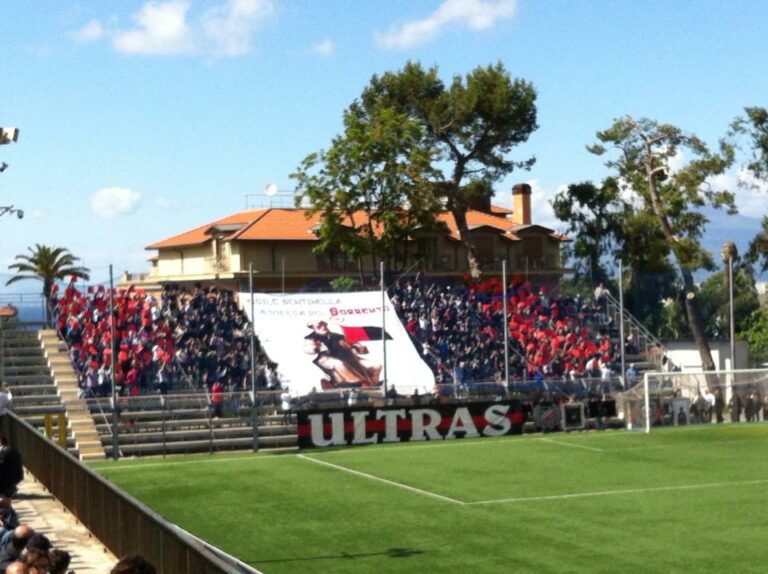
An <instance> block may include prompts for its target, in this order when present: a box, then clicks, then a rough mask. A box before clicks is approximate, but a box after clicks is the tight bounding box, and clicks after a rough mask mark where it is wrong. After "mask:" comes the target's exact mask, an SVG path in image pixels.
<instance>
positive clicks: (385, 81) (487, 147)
mask: <svg viewBox="0 0 768 574" xmlns="http://www.w3.org/2000/svg"><path fill="white" fill-rule="evenodd" d="M535 102H536V91H535V89H534V88H533V86H532V85H531V84H530V83H528V82H526V81H524V80H520V79H513V78H512V77H511V76H510V74H509V72H508V71H507V70H506V69H505V68H504V66H503V65H502V64H501V63H498V64H496V65H491V66H486V67H478V68H475V69H474V70H472V71H471V72H470V73H468V74H467V75H466V76H464V77H462V76H455V77H454V78H453V80H452V81H451V82H450V84H448V85H446V84H445V83H444V82H443V81H442V80H441V79H440V77H439V76H438V69H437V67H432V68H429V69H425V68H423V67H422V66H421V64H419V63H414V62H408V63H407V64H406V65H405V66H404V68H403V69H402V70H400V71H398V72H387V73H385V74H383V75H381V76H374V77H373V78H372V79H371V81H370V84H369V85H368V86H367V87H366V88H365V89H364V90H363V93H362V95H361V96H360V98H358V99H357V100H355V102H353V103H352V105H351V106H350V108H349V109H348V110H347V112H346V113H345V133H344V135H342V136H339V137H338V138H336V139H335V140H334V141H333V143H332V145H331V149H330V150H329V151H328V152H321V153H320V154H313V155H311V156H309V157H308V158H307V159H305V161H304V163H303V164H302V166H301V167H300V168H299V170H298V172H297V179H298V180H299V186H298V187H299V192H300V193H299V201H304V200H307V201H309V204H310V209H311V210H316V211H320V212H322V213H323V214H324V216H327V218H326V219H327V221H328V224H327V225H328V226H329V229H328V234H327V236H328V237H329V238H330V237H333V238H334V240H338V239H341V237H340V236H339V234H338V233H336V231H333V230H332V228H333V229H336V228H338V227H339V225H340V221H339V219H338V217H339V216H338V215H337V216H334V215H333V214H332V213H331V209H332V207H331V206H330V205H329V203H328V202H327V201H326V200H325V199H323V197H322V196H323V195H332V194H343V195H352V196H357V195H358V194H359V192H358V191H357V190H355V189H353V188H354V187H356V186H358V185H360V183H361V182H360V181H358V180H357V179H356V178H352V179H350V178H344V177H336V176H334V175H332V174H333V173H334V172H335V171H337V167H336V165H337V164H339V165H348V166H354V168H355V169H357V170H358V171H360V172H363V173H366V172H367V173H371V171H373V172H375V173H376V178H378V181H382V180H387V178H389V177H390V175H391V174H390V167H389V166H388V165H386V163H384V164H379V166H380V168H378V169H377V168H372V167H371V166H372V163H371V162H372V159H373V165H376V164H377V161H378V160H377V159H375V158H371V157H370V156H369V155H368V154H365V153H358V151H359V149H358V147H357V145H348V144H349V143H350V142H349V139H350V137H352V136H354V137H355V138H357V137H359V138H362V139H365V140H369V141H382V140H383V141H387V142H389V144H391V145H390V147H389V150H390V151H389V153H390V154H391V155H394V156H395V157H398V158H400V159H401V164H400V167H403V168H404V167H405V166H406V165H408V166H410V167H411V169H410V170H404V171H405V172H408V173H409V174H418V175H419V177H418V178H410V176H409V178H410V180H411V181H412V182H413V183H414V185H416V184H417V185H418V186H419V189H418V195H417V196H416V197H411V198H409V205H407V208H406V211H409V212H410V211H416V210H418V209H422V210H423V212H424V215H428V214H429V213H431V212H432V211H433V208H434V206H436V205H445V208H446V209H447V210H449V211H450V212H451V214H452V215H453V217H454V219H455V221H456V225H457V227H458V230H459V233H460V235H461V240H462V242H463V244H464V245H465V248H466V251H467V254H468V255H467V259H468V265H469V269H470V272H471V273H472V275H473V276H475V277H477V276H479V275H480V272H481V269H480V264H479V261H478V259H477V257H476V253H475V246H474V244H473V242H472V238H471V236H470V235H469V233H468V231H469V228H468V225H467V217H466V216H467V210H468V209H469V208H470V207H473V206H478V205H486V206H487V205H488V204H489V203H490V198H491V195H492V193H493V188H492V185H493V183H494V182H496V181H498V180H499V179H500V178H501V177H503V176H505V175H507V174H509V173H510V172H512V171H513V170H514V169H528V168H530V166H531V165H532V164H533V162H534V159H533V158H526V159H523V160H519V161H515V160H512V159H510V158H509V157H508V154H509V153H510V152H511V150H512V149H513V148H514V147H515V146H517V145H519V144H521V143H523V142H525V141H526V140H527V139H528V137H529V136H530V134H531V133H532V132H533V131H534V130H535V129H536V128H537V127H538V126H537V124H536V105H535ZM350 122H352V123H355V122H359V123H357V127H356V129H357V130H359V131H354V132H353V133H351V132H350ZM400 130H405V133H401V132H400ZM365 132H368V133H365ZM336 156H338V157H336ZM406 158H407V161H403V160H406ZM334 162H336V164H334ZM414 164H415V165H414ZM313 168H319V170H320V171H319V174H320V175H321V177H320V178H317V179H312V176H311V175H309V174H310V172H311V170H312V169H313ZM410 191H411V192H415V191H416V187H411V188H410ZM377 199H378V198H377ZM414 199H415V200H416V201H414ZM375 207H376V208H379V207H382V208H387V207H388V206H387V205H386V204H384V203H381V204H378V203H377V204H375ZM334 217H335V219H334ZM388 224H389V223H388ZM353 249H354V248H353Z"/></svg>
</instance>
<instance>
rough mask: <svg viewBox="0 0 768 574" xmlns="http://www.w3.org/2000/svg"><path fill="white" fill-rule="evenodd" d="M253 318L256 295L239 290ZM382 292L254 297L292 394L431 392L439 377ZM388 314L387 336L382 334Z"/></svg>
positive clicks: (256, 320)
mask: <svg viewBox="0 0 768 574" xmlns="http://www.w3.org/2000/svg"><path fill="white" fill-rule="evenodd" d="M239 296H240V304H241V306H242V308H243V310H244V311H245V312H246V313H247V314H248V316H249V317H250V314H251V297H250V293H240V294H239ZM381 304H382V300H381V293H380V292H375V291H373V292H371V291H368V292H360V293H319V294H301V295H271V294H266V293H254V296H253V307H254V315H255V317H251V319H252V320H253V324H254V327H255V330H256V334H257V335H258V337H259V340H260V341H261V344H262V346H263V347H264V350H265V351H266V353H267V354H268V355H269V357H270V359H271V360H273V361H275V362H276V363H278V371H279V372H280V374H281V375H282V377H283V379H284V380H285V381H287V383H286V384H287V385H288V386H289V387H290V389H291V393H292V394H296V395H305V394H308V393H310V392H311V391H313V390H314V391H318V392H320V391H324V390H326V391H327V390H343V389H349V388H359V389H383V387H384V372H385V369H384V347H385V339H386V363H387V364H386V375H387V387H388V388H392V387H394V388H395V389H396V390H397V392H398V394H401V395H411V394H413V392H414V391H415V390H417V389H418V391H419V393H420V394H424V393H428V392H432V390H433V388H434V382H435V381H434V376H433V374H432V371H431V369H430V368H429V367H428V366H427V365H426V363H424V361H422V360H421V357H419V354H418V352H417V351H416V349H415V347H414V346H413V344H412V343H411V339H410V338H409V336H408V333H407V332H406V331H405V328H404V327H403V325H402V323H401V322H400V319H398V317H397V314H396V313H395V310H394V308H393V307H392V304H391V303H390V301H389V297H387V298H386V302H385V312H384V314H382V309H381ZM383 315H384V316H385V327H386V332H384V331H382V316H383Z"/></svg>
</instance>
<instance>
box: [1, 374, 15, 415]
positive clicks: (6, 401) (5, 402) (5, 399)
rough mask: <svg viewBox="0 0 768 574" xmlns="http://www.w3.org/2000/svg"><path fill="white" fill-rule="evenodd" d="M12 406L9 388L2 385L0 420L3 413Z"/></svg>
mask: <svg viewBox="0 0 768 574" xmlns="http://www.w3.org/2000/svg"><path fill="white" fill-rule="evenodd" d="M12 404H13V394H11V387H10V386H9V385H8V383H3V384H2V387H0V420H3V417H4V416H5V413H6V412H7V411H8V409H10V408H11V405H12Z"/></svg>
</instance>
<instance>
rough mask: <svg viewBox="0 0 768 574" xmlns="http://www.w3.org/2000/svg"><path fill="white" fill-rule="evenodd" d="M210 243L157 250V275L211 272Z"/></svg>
mask: <svg viewBox="0 0 768 574" xmlns="http://www.w3.org/2000/svg"><path fill="white" fill-rule="evenodd" d="M211 259H212V254H211V248H210V245H204V246H201V247H185V248H182V249H177V250H163V249H161V250H159V251H158V259H157V267H156V269H157V275H160V276H168V275H201V274H206V273H211V272H213V265H212V261H211Z"/></svg>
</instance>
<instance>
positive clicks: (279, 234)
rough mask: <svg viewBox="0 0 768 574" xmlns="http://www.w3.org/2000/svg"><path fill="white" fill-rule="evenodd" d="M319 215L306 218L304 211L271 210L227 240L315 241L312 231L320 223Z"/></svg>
mask: <svg viewBox="0 0 768 574" xmlns="http://www.w3.org/2000/svg"><path fill="white" fill-rule="evenodd" d="M320 219H321V216H320V214H315V215H312V216H311V217H309V218H307V216H306V210H304V209H299V208H292V209H285V208H271V209H266V210H264V213H263V214H262V215H261V216H260V217H258V218H256V219H254V220H253V221H251V222H250V223H249V224H248V225H246V226H244V227H243V228H242V229H240V230H239V231H236V232H235V233H233V234H232V235H231V236H230V237H229V238H228V239H230V240H235V239H240V240H243V241H247V240H269V239H273V240H274V239H280V240H284V241H285V240H287V241H315V240H316V239H317V236H316V235H315V234H314V232H313V231H312V230H313V228H315V227H316V226H317V224H318V223H320Z"/></svg>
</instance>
